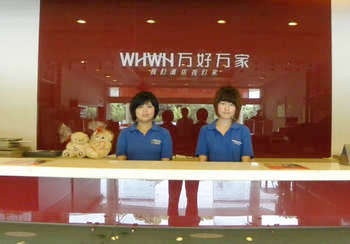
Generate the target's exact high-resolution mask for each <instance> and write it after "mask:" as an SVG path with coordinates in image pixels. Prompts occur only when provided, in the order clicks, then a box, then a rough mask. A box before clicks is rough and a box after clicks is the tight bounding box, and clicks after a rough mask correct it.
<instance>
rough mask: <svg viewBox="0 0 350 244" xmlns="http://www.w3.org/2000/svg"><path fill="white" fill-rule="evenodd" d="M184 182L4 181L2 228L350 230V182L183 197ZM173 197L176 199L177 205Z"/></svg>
mask: <svg viewBox="0 0 350 244" xmlns="http://www.w3.org/2000/svg"><path fill="white" fill-rule="evenodd" d="M178 183H179V184H180V188H178V187H179V184H177V186H176V189H175V188H174V186H173V185H172V184H170V186H171V187H169V182H168V181H165V180H159V181H151V180H106V179H102V180H98V179H62V178H29V177H27V178H22V177H0V191H1V194H2V197H1V201H0V221H2V222H7V221H9V222H25V223H27V222H28V223H62V224H67V223H69V224H90V225H91V224H93V225H94V224H96V225H120V226H124V225H125V226H129V225H137V226H164V227H167V226H179V227H181V226H182V227H186V226H199V227H203V228H206V227H213V228H216V227H282V226H285V227H299V226H308V227H310V226H328V227H331V226H349V225H350V208H349V206H350V195H349V194H348V189H349V187H350V183H349V182H277V181H264V182H260V181H252V182H250V181H244V182H237V181H201V182H199V187H198V188H197V187H196V186H193V185H192V186H191V184H186V182H184V183H183V184H182V190H181V192H180V191H179V190H178V189H181V182H178ZM185 186H187V188H188V189H187V196H188V197H186V189H185ZM197 190H198V192H194V191H197ZM196 193H197V195H198V196H197V198H196V197H193V196H195V195H196ZM169 194H170V195H171V196H175V197H171V199H172V201H170V202H169ZM177 194H180V195H177ZM176 198H177V199H178V202H177V200H176ZM174 199H175V203H174ZM187 199H189V200H188V201H187ZM197 199H198V201H197V202H196V200H197Z"/></svg>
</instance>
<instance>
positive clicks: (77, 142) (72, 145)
mask: <svg viewBox="0 0 350 244" xmlns="http://www.w3.org/2000/svg"><path fill="white" fill-rule="evenodd" d="M87 148H89V136H88V135H87V134H85V133H83V132H74V133H72V135H71V136H70V142H68V144H67V146H66V149H65V150H64V151H63V152H62V156H63V157H66V158H84V157H86V150H87Z"/></svg>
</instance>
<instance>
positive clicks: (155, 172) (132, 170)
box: [0, 158, 350, 181]
mask: <svg viewBox="0 0 350 244" xmlns="http://www.w3.org/2000/svg"><path fill="white" fill-rule="evenodd" d="M0 175H1V176H31V177H64V178H101V179H102V178H106V179H146V180H160V179H170V180H286V181H325V180H329V181H342V180H350V166H348V165H342V164H339V163H338V162H337V161H336V160H334V159H289V158H288V159H281V158H280V159H255V160H254V161H253V162H251V163H232V162H198V161H194V160H186V159H181V160H173V161H131V160H130V161H118V160H116V159H114V158H106V159H77V158H50V159H42V158H40V159H36V158H0Z"/></svg>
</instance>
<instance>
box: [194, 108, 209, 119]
mask: <svg viewBox="0 0 350 244" xmlns="http://www.w3.org/2000/svg"><path fill="white" fill-rule="evenodd" d="M196 116H197V119H198V120H207V118H208V111H207V110H206V109H205V108H200V109H198V110H197V113H196Z"/></svg>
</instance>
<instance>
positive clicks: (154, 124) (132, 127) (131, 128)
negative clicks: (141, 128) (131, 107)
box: [130, 122, 159, 131]
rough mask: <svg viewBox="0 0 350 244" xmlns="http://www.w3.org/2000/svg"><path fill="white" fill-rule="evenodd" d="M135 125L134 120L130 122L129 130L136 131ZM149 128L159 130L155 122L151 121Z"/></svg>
mask: <svg viewBox="0 0 350 244" xmlns="http://www.w3.org/2000/svg"><path fill="white" fill-rule="evenodd" d="M136 126H137V122H135V123H134V124H132V125H131V126H130V130H131V131H137V130H138V129H137V127H136ZM151 130H154V131H158V130H159V126H157V125H156V123H155V122H153V123H152V127H151Z"/></svg>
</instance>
